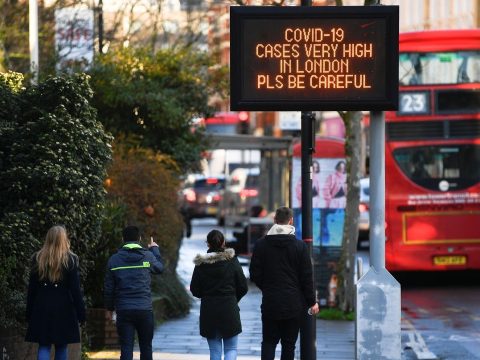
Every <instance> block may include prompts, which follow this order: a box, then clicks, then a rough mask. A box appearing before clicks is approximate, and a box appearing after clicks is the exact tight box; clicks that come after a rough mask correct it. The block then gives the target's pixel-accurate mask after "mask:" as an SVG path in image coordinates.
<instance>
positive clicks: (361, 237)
mask: <svg viewBox="0 0 480 360" xmlns="http://www.w3.org/2000/svg"><path fill="white" fill-rule="evenodd" d="M359 210H360V217H359V219H358V243H359V246H360V245H363V244H364V242H365V240H369V237H370V215H369V210H370V178H363V179H360V205H359Z"/></svg>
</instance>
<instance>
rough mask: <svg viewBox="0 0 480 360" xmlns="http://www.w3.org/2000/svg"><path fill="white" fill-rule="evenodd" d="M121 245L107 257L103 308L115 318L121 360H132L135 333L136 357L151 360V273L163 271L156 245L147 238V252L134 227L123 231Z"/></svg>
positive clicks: (152, 326) (151, 239)
mask: <svg viewBox="0 0 480 360" xmlns="http://www.w3.org/2000/svg"><path fill="white" fill-rule="evenodd" d="M123 241H124V245H123V246H122V247H121V248H120V249H119V250H118V252H117V253H116V254H114V255H112V256H111V257H110V259H109V260H108V265H107V272H106V274H105V287H104V296H105V307H106V308H107V310H109V316H110V318H111V317H112V313H113V311H115V312H116V315H117V321H116V322H117V332H118V336H119V338H120V346H121V356H120V359H121V360H132V359H133V346H134V341H135V331H136V332H137V334H138V343H139V346H140V358H141V359H142V360H152V339H153V331H154V319H153V307H152V294H151V288H150V283H151V274H160V273H161V272H162V271H163V261H162V257H161V255H160V250H159V249H158V245H157V244H156V243H155V242H154V241H153V238H150V243H149V244H148V250H147V249H144V248H143V247H142V246H141V245H140V230H139V229H138V228H137V227H136V226H127V227H126V228H125V229H123Z"/></svg>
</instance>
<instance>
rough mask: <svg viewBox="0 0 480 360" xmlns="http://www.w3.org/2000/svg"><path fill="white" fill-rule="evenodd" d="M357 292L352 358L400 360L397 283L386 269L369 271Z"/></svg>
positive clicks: (359, 284)
mask: <svg viewBox="0 0 480 360" xmlns="http://www.w3.org/2000/svg"><path fill="white" fill-rule="evenodd" d="M356 288H357V289H356V290H357V297H356V312H355V317H356V319H355V320H356V323H355V344H356V347H355V358H356V359H357V360H373V359H375V360H400V359H401V354H402V346H401V331H400V316H401V307H400V304H401V296H400V292H401V291H400V283H399V282H398V281H397V280H396V279H395V278H394V277H393V276H392V275H391V274H390V273H389V272H388V271H387V270H386V269H385V268H382V269H380V271H376V270H375V268H373V267H370V269H369V270H368V272H367V273H366V274H365V275H364V276H362V277H361V278H360V279H359V280H358V282H357V285H356Z"/></svg>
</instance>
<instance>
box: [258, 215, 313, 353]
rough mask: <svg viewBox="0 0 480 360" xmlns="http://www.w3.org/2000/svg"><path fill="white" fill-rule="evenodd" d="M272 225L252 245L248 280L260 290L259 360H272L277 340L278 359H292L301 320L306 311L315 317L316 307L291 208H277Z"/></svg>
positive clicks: (305, 254) (304, 248) (308, 262)
mask: <svg viewBox="0 0 480 360" xmlns="http://www.w3.org/2000/svg"><path fill="white" fill-rule="evenodd" d="M274 222H275V223H274V225H273V226H272V227H271V228H270V230H269V231H268V233H267V235H266V236H265V237H263V238H261V239H259V240H258V241H257V243H256V245H255V248H254V250H253V253H252V258H251V262H250V279H251V280H252V281H253V282H254V283H255V284H256V285H257V287H258V288H259V289H260V290H261V291H262V305H261V310H262V347H261V358H262V360H273V359H274V358H275V349H276V347H277V344H278V342H279V341H281V345H282V355H281V359H282V360H293V359H294V353H295V343H296V341H297V337H298V332H299V330H300V322H301V319H302V318H303V316H304V314H305V312H307V311H308V313H309V314H311V315H314V314H317V313H318V311H319V307H318V304H317V302H316V298H315V292H314V288H313V274H312V264H311V260H310V256H309V254H308V249H307V246H306V244H305V243H304V242H303V241H299V240H297V238H296V237H295V227H294V226H292V224H293V212H292V209H290V208H288V207H281V208H278V209H277V211H276V212H275V218H274Z"/></svg>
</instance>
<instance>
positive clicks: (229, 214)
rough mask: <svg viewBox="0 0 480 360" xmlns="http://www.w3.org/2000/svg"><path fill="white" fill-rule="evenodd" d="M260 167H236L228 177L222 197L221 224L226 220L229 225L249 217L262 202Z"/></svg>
mask: <svg viewBox="0 0 480 360" xmlns="http://www.w3.org/2000/svg"><path fill="white" fill-rule="evenodd" d="M259 178H260V169H259V168H258V167H256V168H236V169H235V170H233V171H232V173H231V174H230V176H229V177H228V180H227V184H226V186H225V191H224V193H223V197H222V199H221V210H220V212H219V216H218V222H219V224H223V223H224V222H225V220H231V221H227V223H228V224H229V225H236V224H237V223H239V222H244V221H246V220H247V219H248V217H249V214H250V210H251V208H252V207H253V206H256V205H259V204H260V199H259Z"/></svg>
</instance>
